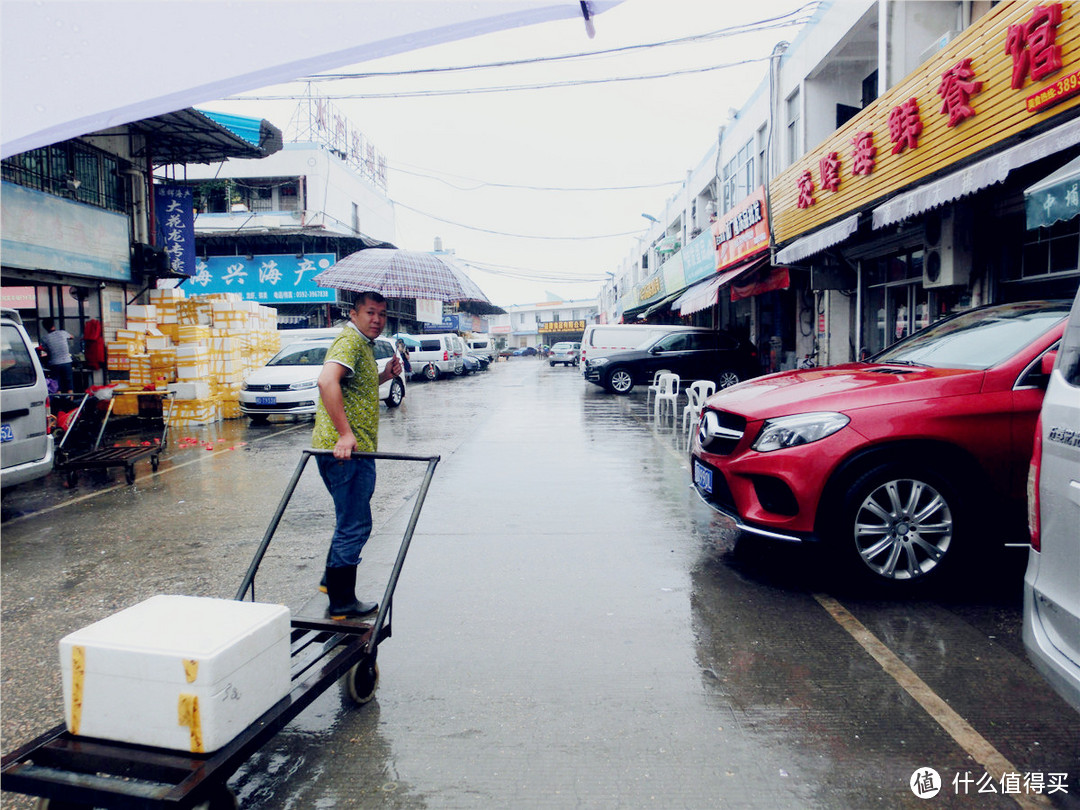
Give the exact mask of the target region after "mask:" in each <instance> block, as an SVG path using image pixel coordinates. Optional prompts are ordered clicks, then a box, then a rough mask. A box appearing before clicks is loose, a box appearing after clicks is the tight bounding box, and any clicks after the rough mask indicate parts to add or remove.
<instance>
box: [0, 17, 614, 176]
mask: <svg viewBox="0 0 1080 810" xmlns="http://www.w3.org/2000/svg"><path fill="white" fill-rule="evenodd" d="M619 2H621V0H594V1H593V2H591V3H590V4H589V5H590V11H591V12H592V13H594V14H596V13H599V12H601V11H603V10H606V9H608V8H611V7H612V6H615V5H618V3H619ZM574 17H578V18H581V17H582V9H581V3H580V2H578V0H231V2H222V0H3V2H2V3H0V105H2V106H0V137H2V140H3V144H2V149H0V157H5V158H6V157H10V156H11V155H15V154H18V153H20V152H25V151H27V150H29V149H34V148H37V147H40V146H46V145H48V144H51V143H58V142H60V141H64V140H67V139H68V138H74V137H77V136H79V135H85V134H86V133H88V132H96V131H98V130H101V129H107V128H109V127H114V126H119V125H121V124H126V123H130V122H131V121H137V120H140V119H143V118H148V117H151V116H154V115H159V114H162V113H168V112H173V111H175V110H180V109H184V108H187V107H191V106H195V105H198V104H203V103H205V102H208V101H213V100H215V99H221V98H225V97H227V96H231V95H235V94H237V93H240V92H243V91H246V90H254V89H257V88H260V87H266V86H268V85H272V84H275V83H280V82H285V81H291V80H294V79H297V78H300V77H303V76H307V75H311V74H313V73H318V72H320V71H326V70H331V69H333V68H339V67H344V66H346V65H351V64H355V63H357V62H362V61H365V60H368V59H376V58H379V57H382V56H389V55H391V54H395V53H401V52H404V51H409V50H415V49H418V48H424V47H428V46H430V45H437V44H440V43H443V42H450V41H453V40H458V39H465V38H468V37H473V36H477V35H480V34H487V33H492V32H494V31H500V30H503V29H507V28H516V27H521V26H526V25H533V24H535V23H541V22H549V21H552V20H560V19H570V18H574ZM581 30H582V32H584V30H585V27H584V23H583V24H582V29H581Z"/></svg>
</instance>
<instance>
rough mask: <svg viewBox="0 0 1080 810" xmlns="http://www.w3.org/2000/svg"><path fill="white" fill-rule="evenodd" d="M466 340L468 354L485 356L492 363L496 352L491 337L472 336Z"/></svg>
mask: <svg viewBox="0 0 1080 810" xmlns="http://www.w3.org/2000/svg"><path fill="white" fill-rule="evenodd" d="M466 342H467V344H468V347H469V354H472V355H478V356H480V357H486V358H487V359H488V360H489V361H490V362H492V363H494V362H495V360H496V358H497V357H498V353H497V352H496V351H495V341H494V340H492V339H491V338H487V337H474V338H472V339H471V340H469V341H466Z"/></svg>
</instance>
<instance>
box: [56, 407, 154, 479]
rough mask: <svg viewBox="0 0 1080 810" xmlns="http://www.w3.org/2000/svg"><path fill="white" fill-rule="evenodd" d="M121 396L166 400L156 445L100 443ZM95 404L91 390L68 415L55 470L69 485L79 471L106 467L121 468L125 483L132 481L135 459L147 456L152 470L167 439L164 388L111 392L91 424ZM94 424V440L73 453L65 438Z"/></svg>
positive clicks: (82, 431)
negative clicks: (97, 419) (95, 429)
mask: <svg viewBox="0 0 1080 810" xmlns="http://www.w3.org/2000/svg"><path fill="white" fill-rule="evenodd" d="M123 397H128V398H130V397H160V398H162V399H166V400H168V402H169V407H168V408H167V409H164V412H163V414H162V428H161V435H160V436H158V437H156V444H150V443H147V444H142V445H120V444H118V445H114V446H112V447H102V446H101V440H102V438H103V437H104V436H105V429H106V428H107V427H108V424H109V418H110V417H111V416H112V413H113V407H114V406H115V405H116V401H117V399H119V398H123ZM96 405H97V398H96V397H95V396H94V394H93V393H90V392H87V393H86V394H85V395H84V396H83V398H82V401H81V402H79V407H78V409H77V410H76V411H75V415H74V416H73V417H72V418H71V422H70V423H69V426H68V429H67V431H65V433H64V437H63V438H62V439H61V440H60V444H59V446H58V447H57V448H56V451H57V461H56V469H57V471H58V472H61V473H63V474H64V475H65V476H66V478H67V482H68V484H69V485H71V486H74V485H75V482H76V480H77V478H78V472H79V470H104V469H108V468H109V467H123V468H124V479H125V480H126V481H127V482H128V483H129V484H134V483H135V462H136V461H139V460H140V459H144V458H149V459H150V469H151V470H153V471H155V472H156V471H157V468H158V456H160V455H161V451H162V450H164V449H165V446H166V445H167V444H168V440H169V416H170V415H171V413H172V394H170V393H169V392H167V391H116V392H113V393H112V395H111V396H110V397H109V404H108V407H107V410H106V411H105V414H104V416H101V417H100V421H99V422H98V424H97V425H94V424H92V422H91V420H90V416H89V414H90V413H91V411H92V410H93V408H94V407H95V406H96ZM94 427H97V428H98V430H97V438H96V439H95V440H94V443H93V446H92V447H91V448H90V449H89V450H87V451H85V452H81V453H76V452H73V451H72V449H71V448H70V447H68V440H69V439H70V438H71V436H73V435H76V434H79V433H88V432H92V431H93V429H94ZM85 438H86V439H87V440H88V439H89V435H86V436H85Z"/></svg>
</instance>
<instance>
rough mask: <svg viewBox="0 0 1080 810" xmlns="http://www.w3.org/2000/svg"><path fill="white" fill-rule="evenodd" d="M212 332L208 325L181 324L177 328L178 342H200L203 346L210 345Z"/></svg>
mask: <svg viewBox="0 0 1080 810" xmlns="http://www.w3.org/2000/svg"><path fill="white" fill-rule="evenodd" d="M212 334H213V333H212V332H211V331H210V327H209V326H208V325H200V324H180V326H179V327H177V330H176V342H177V343H180V344H184V343H198V344H200V345H202V346H209V345H210V337H211V336H212Z"/></svg>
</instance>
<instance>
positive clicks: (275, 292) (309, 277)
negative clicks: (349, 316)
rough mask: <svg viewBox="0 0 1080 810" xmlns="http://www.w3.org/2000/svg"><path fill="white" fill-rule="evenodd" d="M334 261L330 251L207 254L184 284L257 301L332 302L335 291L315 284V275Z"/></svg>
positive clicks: (194, 289)
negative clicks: (241, 254)
mask: <svg viewBox="0 0 1080 810" xmlns="http://www.w3.org/2000/svg"><path fill="white" fill-rule="evenodd" d="M335 261H336V259H335V257H334V254H333V253H309V254H307V255H305V256H302V257H299V258H298V257H297V256H296V255H294V254H292V253H284V254H277V255H257V256H252V257H251V258H250V259H248V258H246V257H245V256H208V257H207V258H205V259H199V260H198V261H197V262H196V264H195V275H194V276H192V278H191V281H189V282H187V284H186V285H185V287H186V289H187V290H188V292H189V293H191V294H197V295H201V294H203V293H239V294H240V295H241V296H243V299H244V300H245V301H258V302H259V303H260V304H266V305H267V306H273V305H275V304H311V303H327V304H332V303H334V301H335V300H336V298H337V291H336V290H332V289H330V288H328V287H319V286H318V285H316V284H315V280H314V279H315V276H316V275H318V274H319V273H321V272H322V271H323V270H326V269H328V268H329V267H331V266H332V265H333V264H334V262H335Z"/></svg>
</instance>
